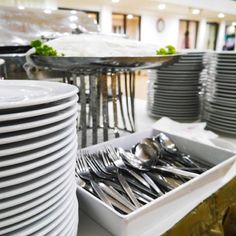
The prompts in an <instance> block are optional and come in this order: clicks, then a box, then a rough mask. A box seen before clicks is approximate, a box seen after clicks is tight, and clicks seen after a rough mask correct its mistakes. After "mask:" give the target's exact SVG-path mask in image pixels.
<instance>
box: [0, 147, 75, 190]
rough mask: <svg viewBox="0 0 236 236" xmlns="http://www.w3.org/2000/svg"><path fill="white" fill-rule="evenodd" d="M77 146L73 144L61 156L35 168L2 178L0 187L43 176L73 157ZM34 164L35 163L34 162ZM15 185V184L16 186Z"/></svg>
mask: <svg viewBox="0 0 236 236" xmlns="http://www.w3.org/2000/svg"><path fill="white" fill-rule="evenodd" d="M76 150H77V146H76V145H74V147H73V149H72V150H70V151H69V152H68V153H66V154H65V155H64V156H62V157H61V158H59V159H57V160H55V161H54V162H51V163H50V164H47V165H46V166H41V167H38V168H36V169H33V170H30V171H27V172H23V173H21V174H18V175H12V176H8V177H7V178H3V179H2V180H1V182H0V188H7V187H11V186H15V185H18V184H23V183H25V182H29V181H32V180H34V179H37V178H43V176H45V175H47V174H50V173H52V172H53V171H55V170H57V169H59V168H60V167H62V166H63V165H65V164H66V163H67V162H69V161H71V159H75V157H76V154H75V152H76ZM35 164H36V163H35ZM16 187H17V186H16Z"/></svg>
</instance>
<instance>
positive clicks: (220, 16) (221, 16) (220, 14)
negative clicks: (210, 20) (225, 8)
mask: <svg viewBox="0 0 236 236" xmlns="http://www.w3.org/2000/svg"><path fill="white" fill-rule="evenodd" d="M217 16H218V17H219V18H224V17H225V15H224V13H219V14H218V15H217Z"/></svg>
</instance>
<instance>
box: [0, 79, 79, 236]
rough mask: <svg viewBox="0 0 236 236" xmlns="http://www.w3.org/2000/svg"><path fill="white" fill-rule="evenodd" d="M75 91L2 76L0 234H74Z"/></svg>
mask: <svg viewBox="0 0 236 236" xmlns="http://www.w3.org/2000/svg"><path fill="white" fill-rule="evenodd" d="M76 94H77V88H76V87H74V86H71V85H66V84H62V83H53V82H40V81H30V80H29V81H20V80H15V81H12V80H8V81H7V80H5V81H0V178H1V181H0V235H14V236H15V235H19V236H24V235H46V234H47V235H68V236H69V235H71V236H73V235H76V232H77V227H78V202H77V198H76V184H75V177H74V176H75V174H74V166H75V158H76V149H77V138H76V117H77V95H76Z"/></svg>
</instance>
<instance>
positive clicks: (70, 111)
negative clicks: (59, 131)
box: [0, 104, 78, 133]
mask: <svg viewBox="0 0 236 236" xmlns="http://www.w3.org/2000/svg"><path fill="white" fill-rule="evenodd" d="M77 111H78V106H77V104H76V105H74V106H71V107H69V108H66V109H64V110H63V111H59V112H55V113H50V114H47V115H43V116H38V117H32V118H27V119H26V120H23V121H22V120H16V121H9V122H6V121H4V122H2V123H1V124H0V125H1V126H0V133H8V132H16V131H19V130H27V129H33V128H37V127H40V126H44V125H49V124H52V123H55V122H58V121H61V120H63V119H66V118H68V117H70V116H72V115H74V114H76V112H77Z"/></svg>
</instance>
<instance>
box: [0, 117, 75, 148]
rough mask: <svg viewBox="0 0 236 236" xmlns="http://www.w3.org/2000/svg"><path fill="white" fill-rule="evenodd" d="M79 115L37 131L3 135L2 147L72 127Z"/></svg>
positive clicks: (0, 143) (36, 129)
mask: <svg viewBox="0 0 236 236" xmlns="http://www.w3.org/2000/svg"><path fill="white" fill-rule="evenodd" d="M76 118H77V114H75V115H72V116H71V117H69V118H67V119H65V120H63V121H59V122H56V123H53V124H50V125H46V126H42V127H38V128H35V129H29V130H20V131H18V132H11V133H5V134H2V137H1V139H0V145H3V144H9V143H15V142H21V141H24V140H28V139H34V138H38V137H41V136H44V135H47V134H51V133H53V132H56V131H59V130H61V129H63V128H65V127H67V126H70V125H71V124H72V123H74V122H76Z"/></svg>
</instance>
